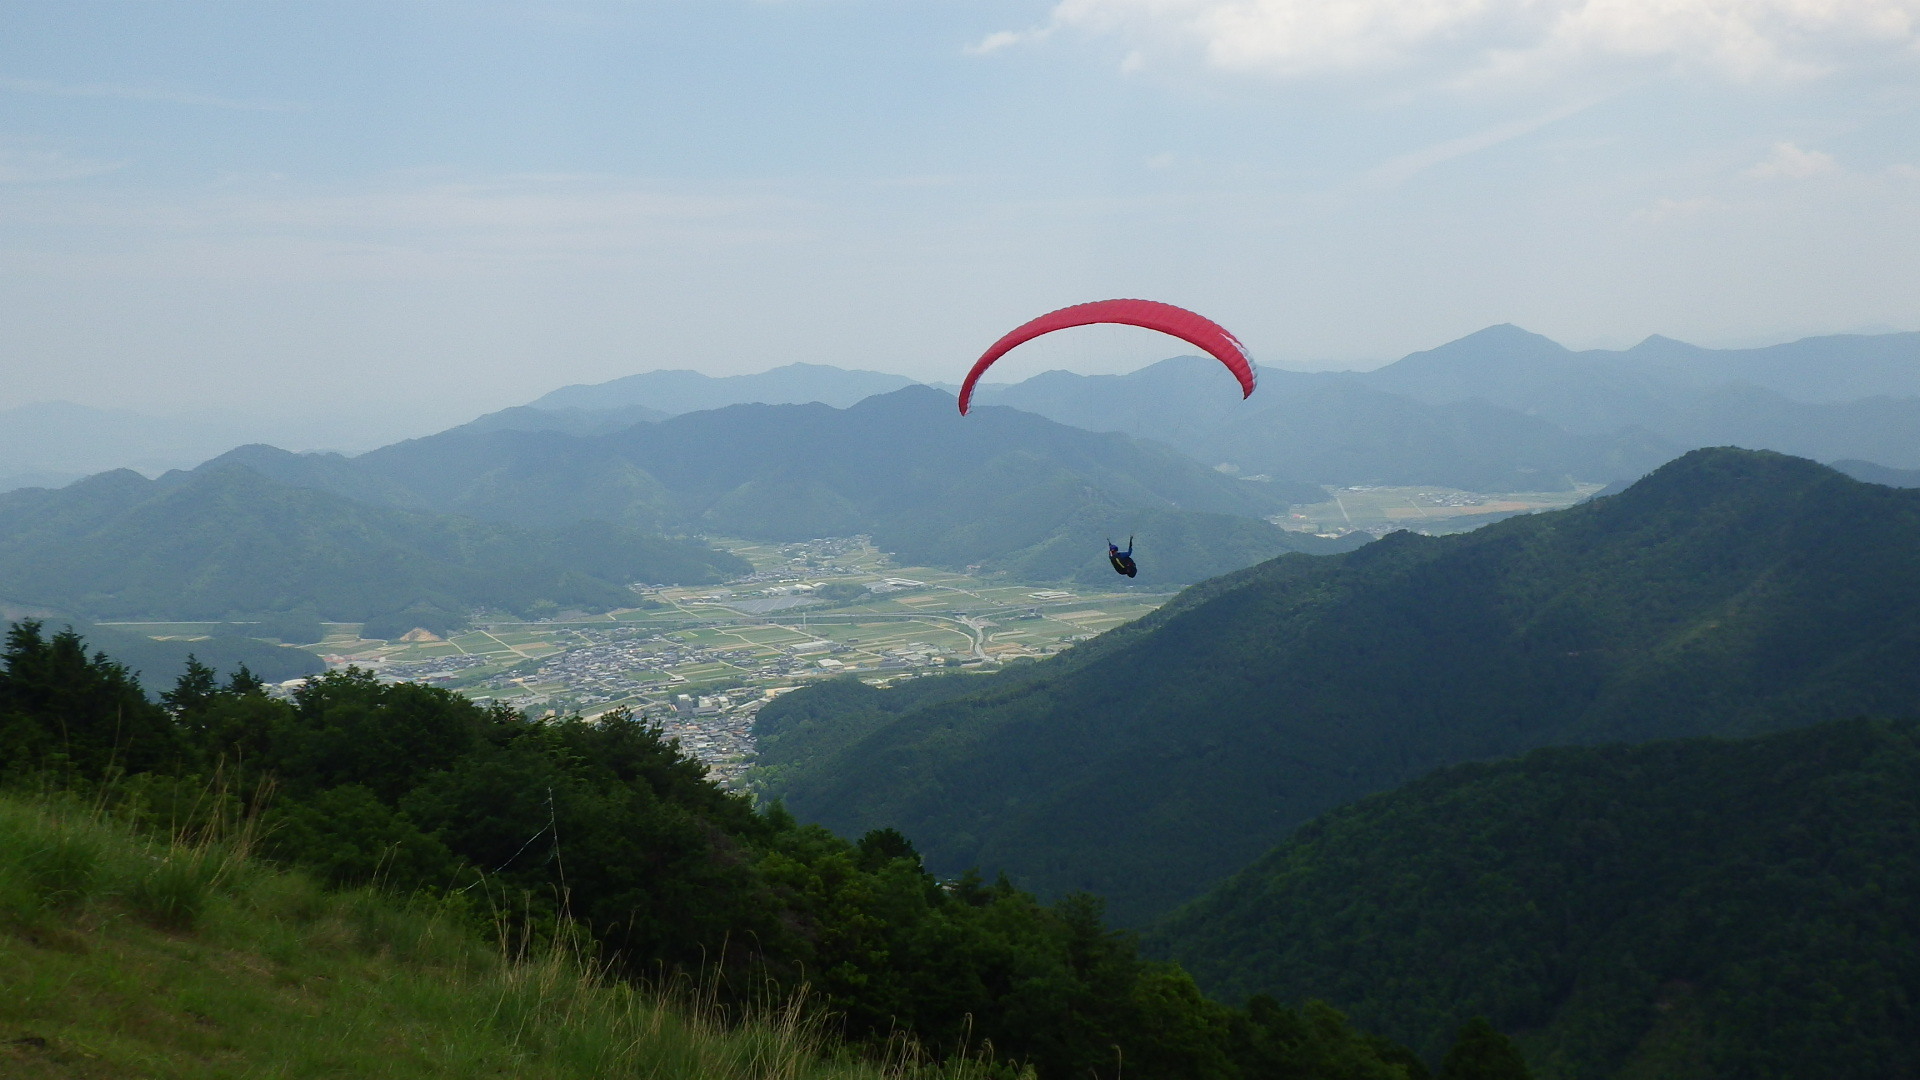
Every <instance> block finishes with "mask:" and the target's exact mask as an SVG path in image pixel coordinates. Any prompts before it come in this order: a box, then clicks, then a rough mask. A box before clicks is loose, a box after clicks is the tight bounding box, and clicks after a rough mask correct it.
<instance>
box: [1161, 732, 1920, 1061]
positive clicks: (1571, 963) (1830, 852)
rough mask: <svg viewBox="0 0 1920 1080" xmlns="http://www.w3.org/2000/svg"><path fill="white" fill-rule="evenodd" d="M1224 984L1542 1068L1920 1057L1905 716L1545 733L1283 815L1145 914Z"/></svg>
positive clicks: (1917, 853)
mask: <svg viewBox="0 0 1920 1080" xmlns="http://www.w3.org/2000/svg"><path fill="white" fill-rule="evenodd" d="M1155 940H1156V944H1157V945H1158V947H1159V948H1161V949H1163V950H1165V951H1167V952H1169V953H1171V954H1172V955H1174V956H1177V957H1178V958H1179V959H1180V960H1181V962H1182V963H1184V964H1185V965H1186V966H1187V967H1188V968H1189V970H1191V971H1193V972H1194V973H1195V975H1196V977H1198V978H1199V979H1200V980H1201V982H1202V985H1203V986H1206V987H1207V988H1208V989H1210V990H1212V991H1214V992H1217V993H1223V994H1226V995H1244V994H1249V993H1270V994H1277V995H1281V996H1282V997H1287V998H1291V997H1294V996H1312V997H1318V998H1324V999H1326V1000H1328V1001H1331V1002H1333V1003H1334V1004H1335V1005H1337V1006H1340V1007H1342V1008H1345V1009H1348V1010H1350V1011H1351V1012H1352V1013H1353V1014H1354V1015H1355V1016H1356V1017H1357V1018H1358V1019H1359V1020H1360V1021H1361V1022H1362V1023H1364V1024H1368V1025H1370V1026H1373V1027H1375V1028H1378V1029H1380V1030H1383V1031H1385V1032H1387V1033H1389V1034H1391V1035H1393V1036H1395V1037H1398V1038H1402V1039H1405V1040H1407V1041H1408V1042H1410V1043H1412V1044H1413V1045H1415V1046H1416V1047H1418V1046H1423V1045H1424V1046H1425V1047H1427V1048H1429V1050H1432V1049H1436V1048H1437V1047H1438V1046H1439V1045H1440V1044H1441V1042H1442V1040H1443V1039H1444V1037H1445V1036H1446V1035H1447V1034H1450V1033H1451V1032H1452V1030H1453V1028H1454V1026H1456V1025H1457V1024H1458V1023H1459V1022H1460V1020H1461V1019H1462V1018H1465V1017H1469V1016H1473V1015H1479V1014H1484V1015H1486V1016H1488V1017H1490V1018H1491V1019H1492V1020H1493V1021H1494V1023H1495V1024H1496V1025H1497V1026H1499V1027H1501V1028H1502V1029H1504V1030H1508V1031H1513V1032H1516V1038H1517V1039H1518V1041H1519V1042H1520V1044H1521V1045H1522V1047H1523V1048H1525V1050H1526V1051H1527V1055H1528V1058H1529V1060H1530V1061H1531V1062H1532V1063H1533V1065H1534V1066H1535V1069H1536V1072H1537V1074H1538V1075H1541V1076H1552V1077H1580V1078H1601V1077H1612V1078H1620V1080H1627V1078H1632V1077H1663V1078H1668V1080H1709V1078H1713V1080H1717V1078H1722V1077H1725V1078H1732V1077H1798V1076H1807V1077H1810V1076H1820V1077H1828V1078H1834V1080H1840V1078H1853V1077H1858V1078H1862V1080H1865V1078H1868V1077H1894V1076H1914V1075H1917V1074H1920V728H1917V727H1916V726H1915V725H1914V724H1912V723H1902V724H1872V723H1868V722H1866V721H1858V720H1855V721H1839V722H1835V723H1832V724H1823V725H1820V726H1817V727H1813V728H1809V729H1805V730H1801V731H1794V732H1788V733H1785V734H1780V735H1772V736H1767V737H1763V738H1758V739H1752V740H1742V741H1720V740H1688V741H1680V742H1661V743H1652V744H1648V745H1644V746H1637V747H1623V746H1611V747H1600V748H1566V749H1554V750H1540V751H1536V752H1534V753H1533V754H1530V755H1528V756H1527V757H1525V758H1522V759H1520V760H1517V761H1506V762H1500V763H1498V764H1491V765H1462V766H1458V767H1456V768H1452V769H1448V770H1446V771H1444V772H1441V773H1437V774H1434V775H1432V776H1429V777H1426V778H1424V779H1422V780H1419V781H1416V782H1415V783H1413V784H1411V785H1408V786H1407V787H1405V788H1402V789H1400V790H1398V791H1393V792H1389V793H1385V794H1381V795H1376V796H1374V797H1372V798H1369V799H1366V800H1364V801H1362V802H1360V803H1358V804H1356V805H1354V806H1351V807H1347V808H1345V809H1342V810H1338V811H1335V812H1334V813H1332V814H1329V815H1327V816H1325V817H1323V818H1320V819H1319V820H1317V821H1315V822H1314V823H1312V824H1311V825H1308V826H1307V827H1306V828H1303V829H1301V830H1300V831H1299V832H1297V833H1295V834H1294V835H1293V836H1292V837H1290V838H1288V840H1287V841H1286V842H1285V843H1284V844H1282V845H1281V846H1280V847H1278V848H1276V849H1275V850H1274V851H1273V852H1271V853H1270V854H1268V855H1266V856H1265V857H1263V858H1261V859H1260V860H1259V861H1258V862H1256V863H1254V864H1253V865H1252V866H1250V867H1248V868H1247V869H1246V870H1244V871H1242V872H1241V873H1239V874H1237V875H1235V876H1234V877H1233V878H1232V879H1231V880H1229V881H1228V882H1227V883H1226V884H1225V885H1223V886H1221V887H1220V888H1219V889H1217V890H1216V891H1214V892H1213V893H1211V894H1209V895H1208V896H1207V897H1205V898H1204V899H1202V900H1200V901H1197V902H1196V903H1194V904H1192V905H1190V906H1188V907H1187V908H1185V909H1183V910H1182V911H1180V912H1179V913H1178V914H1177V915H1176V916H1174V917H1173V918H1172V919H1170V920H1169V921H1168V922H1167V923H1166V924H1165V925H1164V926H1162V927H1161V928H1160V929H1159V930H1158V931H1157V934H1156V939H1155Z"/></svg>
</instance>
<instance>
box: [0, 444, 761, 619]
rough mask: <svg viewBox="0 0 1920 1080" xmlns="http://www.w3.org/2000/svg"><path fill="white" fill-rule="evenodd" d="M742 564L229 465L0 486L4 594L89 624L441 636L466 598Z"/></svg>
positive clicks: (534, 598)
mask: <svg viewBox="0 0 1920 1080" xmlns="http://www.w3.org/2000/svg"><path fill="white" fill-rule="evenodd" d="M748 569H749V568H748V567H747V565H746V564H745V563H744V562H742V561H741V560H739V559H737V558H735V557H734V556H732V555H729V554H726V553H724V552H720V551H715V550H713V549H711V548H709V547H707V546H705V545H703V544H698V543H694V542H691V541H685V540H669V539H664V538H661V537H658V536H652V535H647V534H643V533H639V532H637V531H635V530H632V529H628V528H622V527H619V526H613V525H604V524H593V523H584V524H577V525H569V526H567V527H565V528H564V529H561V530H558V531H546V532H534V531H531V530H525V529H520V528H515V527H510V526H503V525H497V524H489V523H484V522H479V521H473V520H470V519H466V518H459V517H452V516H449V515H444V514H429V513H420V512H415V511H406V510H396V509H390V508H382V507H371V506H366V505H363V504H360V503H356V502H353V501H350V500H348V499H345V498H342V497H340V496H338V495H333V494H330V493H327V492H324V491H315V490H312V489H310V488H301V487H293V486H290V485H287V484H283V483H279V482H277V481H274V480H270V479H268V478H266V477H264V476H261V475H259V474H258V473H256V472H253V471H252V470H249V469H246V468H244V467H241V466H239V465H235V464H230V463H229V464H224V465H220V466H217V467H211V468H203V469H201V470H197V471H195V472H193V473H170V474H168V475H167V476H165V477H162V478H161V479H159V480H148V479H146V478H144V477H142V476H140V475H139V474H138V473H134V472H130V471H126V470H122V471H119V472H111V473H102V474H100V475H98V476H94V477H90V478H88V479H86V480H83V481H80V482H78V483H75V484H73V485H71V486H68V487H65V488H61V489H59V490H57V491H49V490H45V489H29V490H23V491H15V492H10V493H7V494H6V495H0V597H4V598H6V599H8V600H12V601H15V602H17V603H19V604H21V605H24V606H28V607H44V608H53V609H57V610H60V611H66V612H72V613H75V614H78V615H83V616H88V617H92V618H96V619H110V618H151V617H160V618H177V619H227V618H235V617H241V618H244V617H247V616H252V615H259V614H262V613H271V612H300V613H303V614H304V616H305V618H306V619H308V620H309V621H310V620H312V619H313V618H316V617H317V618H322V619H331V620H342V621H362V620H366V621H369V622H370V623H371V624H372V625H373V629H374V630H376V631H377V630H381V629H395V630H397V631H405V630H406V629H408V628H410V627H412V626H427V627H430V628H436V629H438V628H444V627H446V626H449V625H455V624H458V623H459V622H461V621H463V620H464V617H465V615H466V613H467V612H468V611H470V610H471V609H473V608H475V607H487V608H494V609H503V610H507V611H515V612H528V611H536V610H541V609H542V607H543V605H544V606H546V607H548V608H555V607H558V608H566V607H579V608H589V609H602V610H604V609H605V608H608V607H612V606H619V605H628V604H631V603H632V602H633V599H634V594H633V593H632V591H631V590H629V589H628V588H626V584H627V583H630V582H635V581H657V582H667V581H685V582H710V581H719V580H722V579H724V578H726V577H728V576H732V575H735V574H739V573H744V572H746V571H747V570H748Z"/></svg>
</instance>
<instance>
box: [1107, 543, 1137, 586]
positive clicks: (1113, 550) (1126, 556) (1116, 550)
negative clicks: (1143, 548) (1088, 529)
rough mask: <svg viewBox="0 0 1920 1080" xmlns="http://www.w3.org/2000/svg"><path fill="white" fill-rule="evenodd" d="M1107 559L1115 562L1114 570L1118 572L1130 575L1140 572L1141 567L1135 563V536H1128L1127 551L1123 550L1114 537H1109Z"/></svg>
mask: <svg viewBox="0 0 1920 1080" xmlns="http://www.w3.org/2000/svg"><path fill="white" fill-rule="evenodd" d="M1107 561H1108V562H1110V563H1112V564H1113V572H1114V573H1116V574H1125V575H1126V576H1128V577H1132V576H1134V575H1135V574H1138V573H1139V572H1140V568H1139V567H1137V566H1135V565H1133V537H1131V536H1129V537H1127V550H1125V551H1121V550H1120V545H1119V544H1116V543H1114V542H1113V538H1112V537H1108V538H1107Z"/></svg>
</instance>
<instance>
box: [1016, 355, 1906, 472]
mask: <svg viewBox="0 0 1920 1080" xmlns="http://www.w3.org/2000/svg"><path fill="white" fill-rule="evenodd" d="M1230 391H1231V380H1230V379H1228V377H1227V375H1226V374H1225V373H1224V372H1223V371H1221V369H1220V367H1219V365H1218V364H1217V363H1215V362H1214V361H1212V360H1208V359H1203V358H1200V357H1176V358H1174V359H1171V360H1167V361H1163V362H1161V363H1159V364H1154V365H1151V366H1149V367H1146V368H1143V369H1141V370H1139V371H1135V372H1132V373H1130V374H1127V375H1100V376H1081V375H1075V374H1072V373H1069V372H1064V371H1050V372H1046V373H1044V374H1041V375H1037V376H1035V377H1033V378H1031V379H1028V380H1027V381H1026V382H1023V383H1018V384H1013V385H997V386H990V387H983V388H982V389H981V392H980V395H979V400H981V401H983V402H991V403H994V404H1003V405H1010V406H1013V407H1015V408H1019V409H1025V410H1027V411H1030V412H1036V413H1039V414H1041V415H1043V416H1047V417H1050V418H1052V419H1055V420H1058V421H1060V422H1062V423H1068V424H1073V425H1075V426H1078V427H1084V428H1087V429H1089V430H1095V431H1125V432H1129V433H1131V434H1134V435H1140V436H1143V437H1147V438H1156V439H1161V440H1164V441H1166V442H1168V443H1170V444H1172V445H1174V446H1175V447H1177V448H1179V449H1180V450H1182V451H1184V452H1186V453H1188V454H1191V455H1193V456H1195V457H1197V458H1199V459H1200V460H1202V461H1205V462H1207V463H1209V464H1222V463H1226V464H1231V465H1234V466H1236V467H1237V468H1238V469H1239V470H1240V471H1241V472H1243V473H1259V474H1266V475H1271V476H1275V477H1284V478H1288V479H1295V480H1307V481H1311V482H1314V483H1321V484H1337V485H1346V484H1442V485H1447V486H1451V487H1459V488H1466V489H1468V490H1474V491H1518V490H1565V489H1566V488H1567V487H1569V486H1571V485H1572V484H1573V483H1575V482H1579V481H1590V482H1607V481H1615V480H1632V479H1636V478H1638V477H1639V476H1642V475H1644V474H1645V473H1646V472H1648V471H1649V470H1651V469H1652V468H1654V467H1655V466H1657V465H1659V464H1660V463H1662V462H1665V461H1668V460H1671V459H1672V458H1674V457H1677V456H1678V455H1679V454H1681V453H1682V452H1684V451H1686V450H1689V449H1694V448H1697V447H1702V446H1719V445H1729V444H1731V445H1740V446H1751V447H1755V448H1761V449H1771V450H1778V451H1780V452H1783V453H1792V454H1797V455H1802V456H1807V457H1813V458H1817V459H1821V460H1829V459H1834V458H1862V459H1865V460H1869V461H1875V462H1880V463H1883V464H1889V465H1894V466H1899V467H1906V468H1914V467H1920V334H1886V335H1878V336H1863V337H1848V336H1842V337H1826V338H1808V339H1806V340H1804V341H1797V342H1791V343H1788V344H1785V345H1779V346H1774V347H1771V348H1767V349H1749V350H1715V349H1702V348H1699V347H1697V346H1692V345H1687V344H1685V343H1683V342H1678V341H1673V340H1671V339H1667V338H1658V337H1655V338H1650V339H1648V340H1647V341H1645V342H1642V343H1641V344H1640V345H1638V346H1636V347H1634V348H1633V349H1628V350H1624V351H1617V352H1614V351H1605V350H1590V351H1585V352H1575V351H1573V350H1570V349H1567V348H1565V347H1563V346H1561V345H1559V344H1558V343H1556V342H1554V341H1552V340H1550V339H1548V338H1545V337H1542V336H1540V335H1538V334H1533V333H1529V332H1528V331H1525V330H1522V329H1520V328H1519V327H1516V326H1504V325H1503V326H1494V327H1488V328H1487V329H1485V330H1481V331H1479V332H1477V333H1474V334H1470V335H1468V336H1466V337H1464V338H1461V339H1459V340H1457V341H1453V342H1449V343H1447V344H1445V345H1442V346H1439V347H1437V348H1434V349H1429V350H1425V351H1422V352H1417V353H1413V354H1411V355H1409V356H1407V357H1404V358H1402V359H1401V360H1398V361H1396V362H1394V363H1391V364H1388V365H1386V366H1385V367H1382V368H1378V369H1376V370H1373V371H1367V372H1312V373H1307V372H1295V371H1285V370H1280V369H1274V368H1266V369H1262V370H1261V372H1260V389H1259V391H1258V392H1256V393H1255V395H1254V396H1253V397H1252V398H1250V399H1248V400H1246V401H1244V402H1243V401H1241V400H1240V398H1239V396H1238V395H1237V394H1234V393H1231V392H1230Z"/></svg>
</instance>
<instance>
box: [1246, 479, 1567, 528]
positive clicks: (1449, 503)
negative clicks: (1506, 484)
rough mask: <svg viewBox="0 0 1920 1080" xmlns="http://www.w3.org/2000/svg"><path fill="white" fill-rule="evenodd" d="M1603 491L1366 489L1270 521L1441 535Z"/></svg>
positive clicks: (1332, 492)
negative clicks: (1490, 492)
mask: <svg viewBox="0 0 1920 1080" xmlns="http://www.w3.org/2000/svg"><path fill="white" fill-rule="evenodd" d="M1601 486H1602V485H1600V484H1581V485H1578V486H1576V487H1575V488H1574V489H1573V490H1571V491H1514V492H1505V493H1500V494H1485V493H1481V492H1476V491H1460V490H1457V489H1455V488H1443V487H1380V486H1372V485H1364V484H1362V485H1356V486H1354V487H1345V488H1329V489H1328V494H1329V496H1330V497H1329V498H1328V499H1327V501H1326V502H1323V503H1314V504H1312V505H1310V506H1296V507H1293V508H1292V510H1291V511H1290V512H1289V513H1286V514H1282V515H1279V516H1277V517H1274V518H1272V519H1270V520H1272V521H1273V523H1274V524H1276V525H1279V526H1280V527H1281V528H1285V529H1296V530H1299V531H1301V532H1311V533H1319V534H1321V535H1334V534H1343V533H1349V532H1354V531H1360V532H1369V533H1373V534H1374V535H1376V536H1378V535H1383V534H1385V533H1389V532H1392V531H1394V530H1395V529H1408V530H1411V531H1413V532H1420V533H1429V534H1433V535H1440V534H1442V533H1455V532H1466V531H1467V530H1469V529H1477V528H1479V527H1480V526H1482V525H1486V524H1490V523H1492V522H1495V521H1498V520H1500V519H1501V518H1506V517H1512V516H1513V515H1515V514H1530V513H1534V512H1536V511H1540V510H1561V509H1565V508H1566V507H1569V506H1572V505H1573V504H1574V503H1577V502H1579V501H1580V500H1582V499H1585V498H1587V497H1588V496H1590V495H1592V494H1593V493H1594V492H1596V491H1599V490H1600V488H1601Z"/></svg>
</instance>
